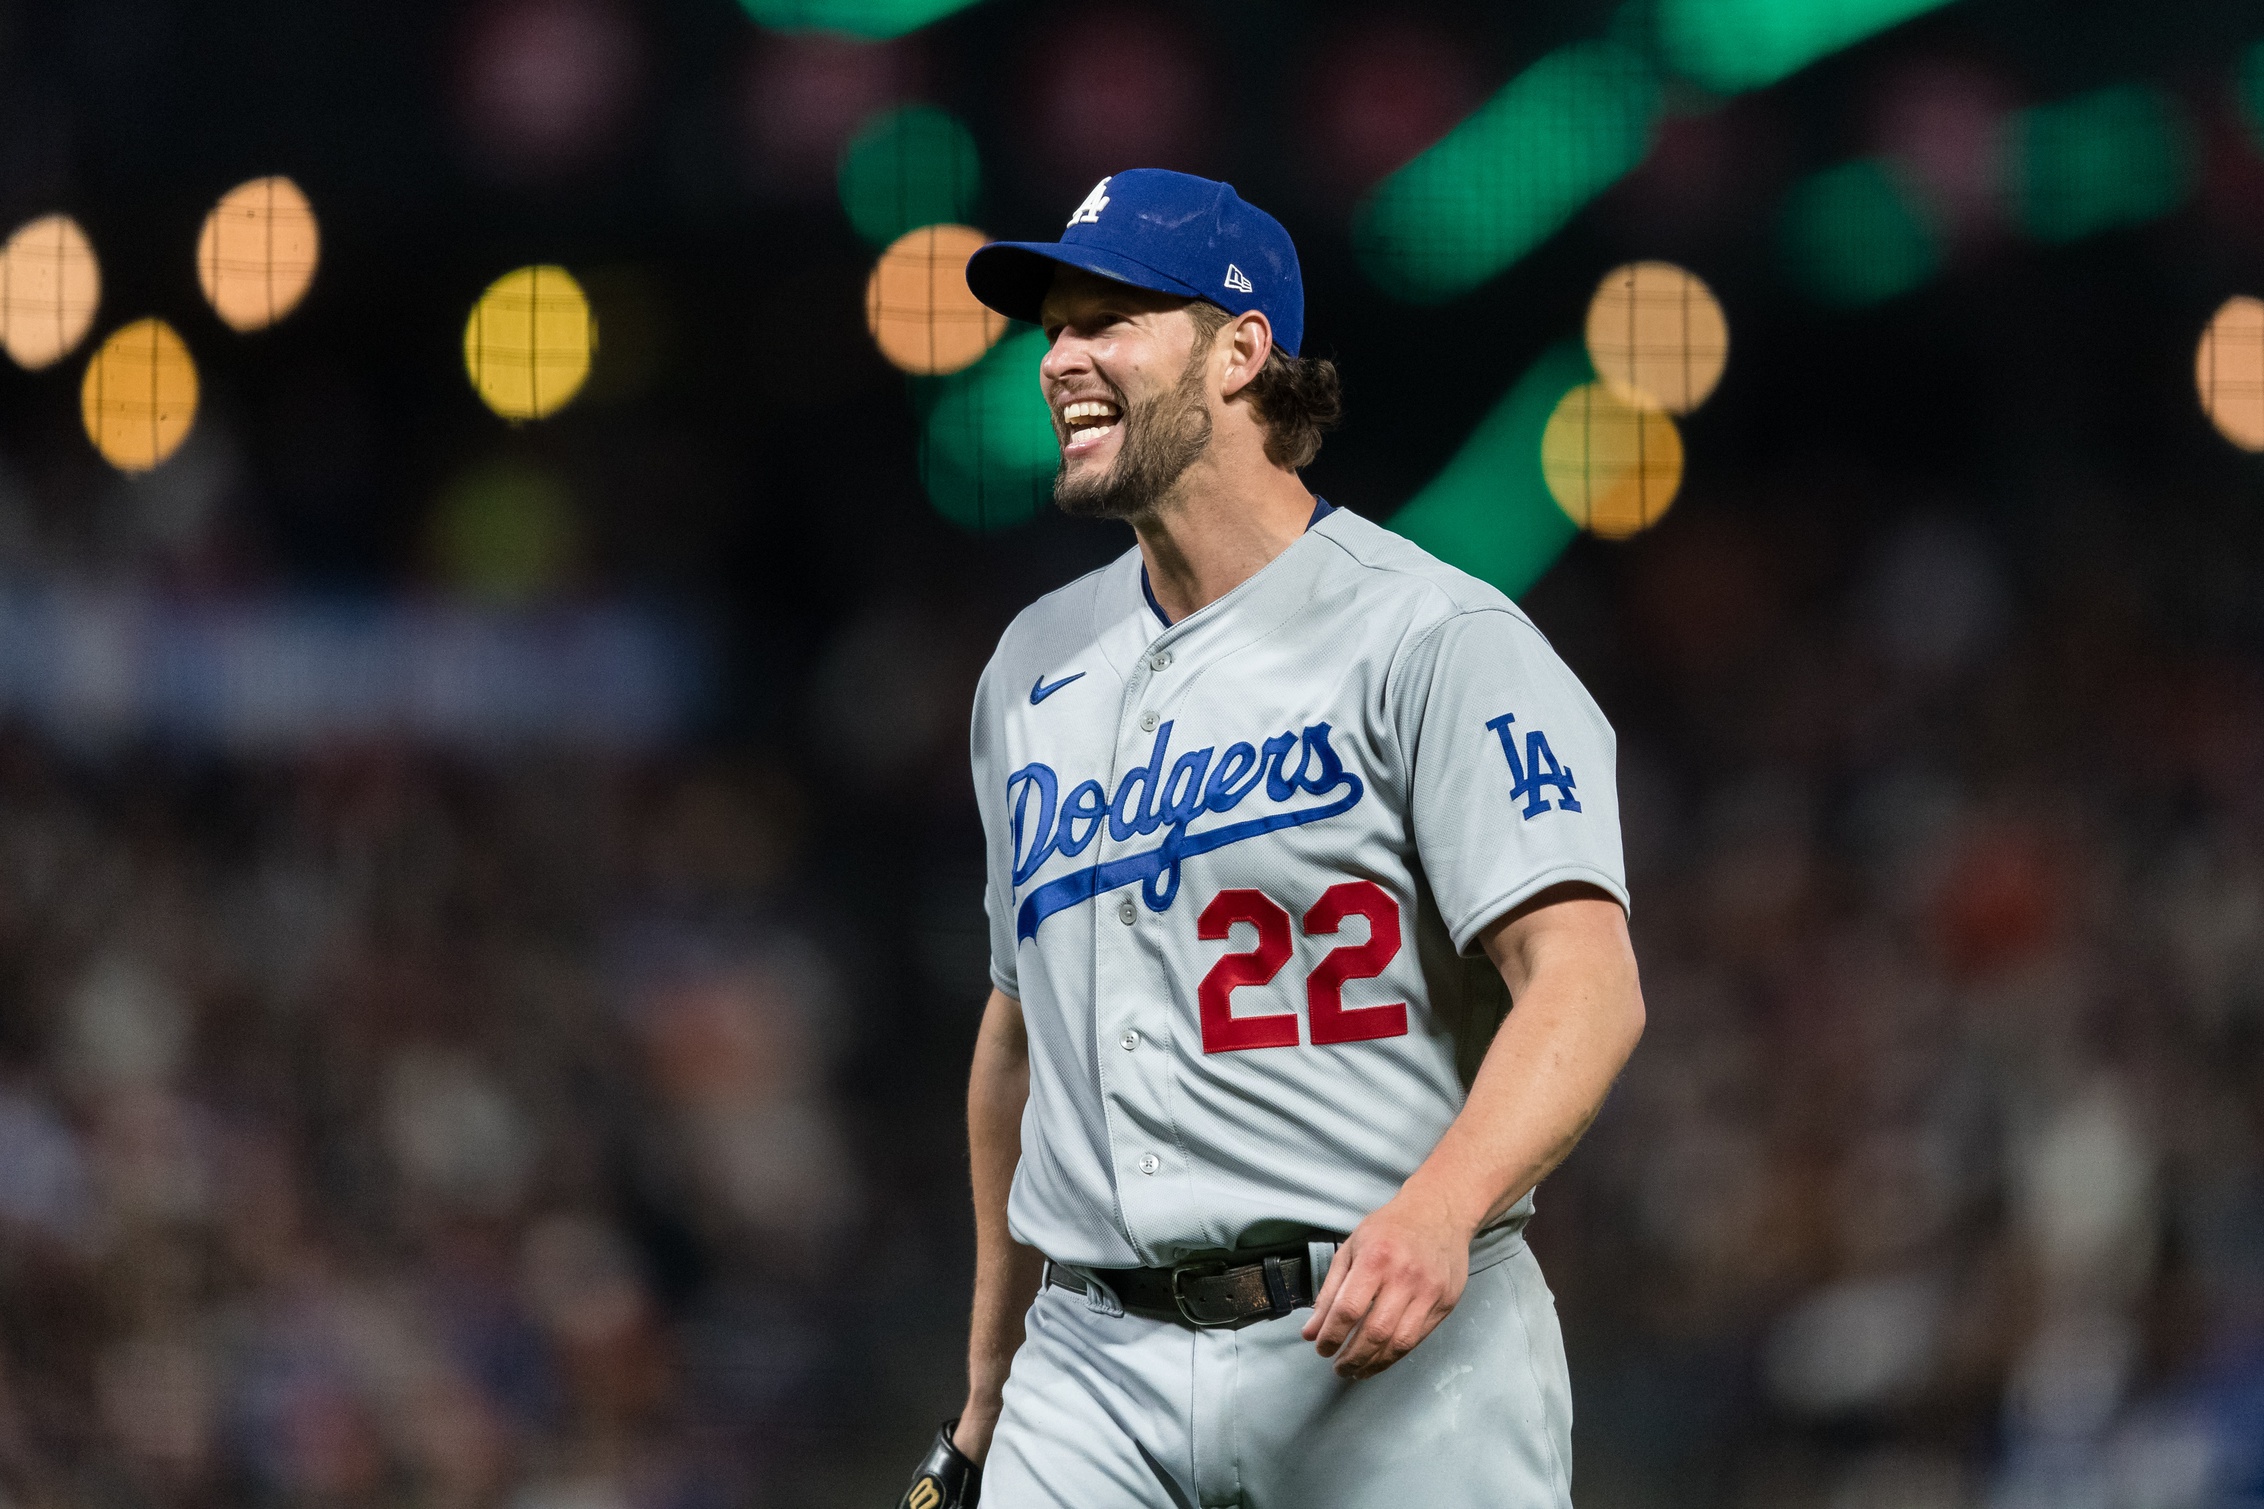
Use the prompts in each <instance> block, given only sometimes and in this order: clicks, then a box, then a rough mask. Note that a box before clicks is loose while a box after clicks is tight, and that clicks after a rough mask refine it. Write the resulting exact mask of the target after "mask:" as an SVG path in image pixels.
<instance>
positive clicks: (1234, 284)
mask: <svg viewBox="0 0 2264 1509" xmlns="http://www.w3.org/2000/svg"><path fill="white" fill-rule="evenodd" d="M1226 286H1227V287H1229V288H1231V289H1233V290H1234V291H1235V292H1236V293H1248V292H1249V291H1250V280H1249V279H1248V278H1246V277H1244V276H1243V275H1242V269H1241V268H1239V267H1236V266H1235V265H1234V264H1233V263H1232V262H1229V263H1227V264H1226Z"/></svg>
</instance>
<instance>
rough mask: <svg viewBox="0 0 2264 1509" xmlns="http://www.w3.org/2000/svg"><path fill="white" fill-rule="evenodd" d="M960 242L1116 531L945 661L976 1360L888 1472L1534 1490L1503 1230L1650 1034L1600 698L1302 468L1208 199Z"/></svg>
mask: <svg viewBox="0 0 2264 1509" xmlns="http://www.w3.org/2000/svg"><path fill="white" fill-rule="evenodd" d="M967 278H968V282H969V284H970V285H971V286H972V287H973V289H974V291H975V293H976V295H977V296H978V297H980V298H981V299H982V300H983V301H984V302H985V303H987V304H989V305H990V306H991V307H992V308H994V309H997V310H999V311H1001V312H1003V313H1005V314H1008V315H1012V316H1014V317H1016V318H1018V319H1027V320H1035V321H1037V322H1039V323H1040V324H1042V325H1043V326H1044V328H1045V331H1046V333H1047V336H1048V338H1049V340H1050V342H1051V350H1050V352H1049V354H1048V355H1047V356H1046V358H1045V361H1044V363H1043V365H1042V367H1041V369H1040V370H1041V381H1042V385H1043V389H1044V397H1045V401H1046V403H1047V404H1048V406H1049V407H1050V408H1051V410H1052V412H1053V416H1054V424H1055V428H1056V431H1057V433H1058V435H1059V438H1060V441H1061V472H1060V476H1059V478H1058V480H1057V482H1056V485H1055V496H1056V498H1057V500H1058V501H1059V503H1060V505H1061V506H1062V508H1063V509H1065V510H1067V511H1068V512H1070V513H1073V514H1079V515H1084V516H1089V517H1102V518H1116V519H1122V520H1124V521H1125V522H1127V523H1129V524H1130V525H1131V526H1132V531H1133V534H1134V536H1135V548H1133V549H1132V550H1129V551H1127V552H1126V553H1125V554H1124V555H1123V556H1122V557H1121V558H1120V559H1118V560H1117V561H1116V562H1115V563H1114V564H1113V565H1110V566H1108V567H1106V568H1104V569H1102V570H1100V571H1096V572H1094V573H1092V574H1091V575H1089V576H1086V577H1084V578H1083V579H1081V580H1079V581H1076V582H1073V583H1071V584H1070V585H1069V586H1067V587H1064V588H1062V589H1061V590H1059V591H1057V592H1054V593H1052V594H1051V595H1049V596H1047V597H1045V598H1043V599H1041V600H1040V601H1039V602H1037V603H1036V604H1035V605H1033V606H1032V607H1030V608H1029V609H1027V610H1026V611H1024V612H1023V613H1022V614H1021V616H1020V617H1018V618H1017V619H1016V620H1015V621H1014V624H1013V626H1012V627H1011V628H1009V629H1008V630H1007V632H1006V635H1005V638H1004V639H1003V640H1002V641H1001V643H1000V645H999V648H998V651H997V653H996V655H994V656H993V657H992V660H991V663H990V666H989V668H988V670H987V671H986V672H985V674H984V677H983V681H982V685H981V688H980V690H979V691H978V693H977V698H976V707H975V716H974V734H973V759H974V771H975V778H976V798H977V802H978V804H979V806H980V808H981V812H982V818H983V824H984V829H985V833H986V836H987V842H988V874H989V884H988V909H989V913H990V926H991V976H992V980H991V983H992V987H993V988H992V991H991V995H990V1001H989V1005H988V1007H987V1008H986V1010H985V1013H984V1016H983V1021H982V1026H981V1028H980V1030H979V1032H978V1035H977V1040H976V1045H975V1060H974V1069H973V1073H972V1076H971V1081H970V1085H969V1091H968V1114H967V1121H968V1140H969V1145H970V1151H971V1155H972V1163H973V1178H974V1195H975V1228H976V1248H977V1251H976V1280H975V1294H974V1303H973V1312H972V1321H971V1327H970V1330H971V1335H970V1343H969V1367H968V1372H969V1377H968V1391H967V1399H966V1404H965V1407H964V1409H963V1410H962V1412H961V1414H960V1415H959V1417H958V1418H957V1419H956V1420H955V1421H952V1422H949V1423H947V1424H946V1425H945V1427H944V1428H943V1430H942V1432H941V1433H940V1434H939V1436H938V1439H937V1441H936V1443H935V1446H934V1448H933V1449H932V1450H931V1451H930V1453H929V1455H928V1458H927V1460H926V1461H925V1462H923V1463H922V1465H921V1468H920V1470H919V1473H918V1474H917V1475H916V1476H915V1478H914V1479H913V1483H912V1486H911V1488H910V1489H909V1490H908V1491H907V1493H906V1495H905V1498H904V1500H903V1502H904V1504H905V1505H907V1506H909V1509H951V1506H955V1505H960V1504H973V1503H974V1502H975V1497H976V1494H977V1492H978V1489H979V1491H980V1492H981V1494H982V1496H983V1498H984V1499H985V1501H986V1502H987V1503H988V1504H989V1505H990V1506H991V1509H1029V1506H1039V1505H1059V1506H1074V1509H1113V1506H1126V1509H1130V1506H1154V1509H1166V1506H1173V1505H1181V1506H1185V1505H1202V1506H1228V1505H1236V1506H1242V1509H1271V1506H1276V1505H1278V1506H1284V1509H1287V1506H1296V1509H1327V1506H1345V1509H1353V1506H1359V1509H1374V1506H1378V1505H1386V1504H1390V1503H1394V1502H1405V1503H1409V1504H1421V1505H1423V1506H1425V1509H1459V1506H1470V1509H1477V1506H1480V1505H1485V1506H1489V1509H1495V1506H1504V1505H1506V1506H1531V1509H1566V1506H1568V1505H1569V1503H1570V1487H1571V1402H1570V1390H1569V1387H1568V1385H1567V1381H1566V1375H1565V1360H1564V1350H1563V1345H1562V1342H1561V1340H1560V1338H1559V1335H1558V1331H1557V1325H1556V1317H1555V1310H1554V1306H1553V1303H1552V1301H1551V1299H1550V1297H1549V1292H1548V1288H1547V1286H1546V1285H1545V1284H1544V1283H1543V1282H1542V1279H1541V1275H1540V1270H1539V1268H1538V1267H1537V1266H1536V1264H1535V1263H1534V1260H1533V1257H1532V1254H1531V1252H1530V1251H1528V1250H1527V1248H1526V1246H1525V1242H1524V1236H1523V1233H1524V1228H1525V1223H1526V1221H1527V1219H1528V1218H1529V1217H1530V1215H1531V1213H1532V1209H1533V1201H1532V1191H1533V1188H1534V1186H1535V1185H1536V1184H1538V1183H1539V1182H1540V1180H1541V1178H1542V1177H1543V1176H1544V1175H1546V1174H1547V1173H1548V1172H1549V1171H1550V1170H1551V1169H1552V1168H1554V1167H1555V1166H1556V1164H1557V1163H1558V1162H1559V1161H1560V1160H1561V1159H1562V1158H1563V1157H1564V1156H1565V1154H1566V1153H1567V1152H1569V1151H1570V1150H1571V1148H1572V1145H1573V1144H1574V1142H1576V1141H1577V1140H1578V1139H1579V1137H1580V1134H1581V1133H1582V1131H1584V1130H1585V1129H1586V1127H1587V1125H1588V1123H1589V1121H1590V1120H1591V1119H1592V1118H1593V1117H1594V1116H1595V1114H1596V1112H1597V1110H1598V1108H1599V1107H1600V1106H1601V1104H1602V1102H1603V1099H1604V1095H1605V1093H1606V1092H1607V1090H1608V1089H1609V1088H1610V1086H1611V1083H1612V1080H1613V1079H1614V1077H1615V1076H1616V1075H1617V1074H1618V1073H1619V1070H1620V1068H1621V1066H1622V1065H1623V1064H1624V1063H1625V1062H1626V1059H1627V1056H1628V1054H1629V1053H1630V1052H1632V1051H1633V1049H1634V1046H1635V1042H1636V1039H1637V1037H1638V1036H1639V1035H1640V1034H1641V1031H1642V1023H1643V1005H1642V997H1641V993H1640V991H1639V989H1638V986H1637V981H1636V970H1635V961H1634V956H1633V953H1632V951H1631V949H1630V947H1629V944H1628V935H1627V925H1626V910H1625V909H1626V906H1627V891H1626V884H1625V881H1624V879H1623V876H1622V871H1621V860H1620V841H1619V823H1618V807H1617V802H1616V799H1615V797H1614V793H1613V785H1612V762H1613V737H1612V732H1611V728H1610V725H1609V724H1607V723H1606V722H1605V720H1604V718H1603V715H1602V714H1601V713H1600V712H1599V711H1598V710H1597V708H1596V705H1595V703H1594V702H1593V701H1592V700H1591V699H1590V698H1589V697H1588V695H1587V693H1586V692H1585V691H1584V690H1583V689H1582V688H1581V686H1580V684H1579V683H1578V681H1576V680H1575V679H1574V678H1573V676H1572V674H1571V673H1570V672H1569V671H1568V670H1566V669H1565V667H1564V665H1563V663H1562V662H1561V661H1559V660H1558V659H1557V657H1556V655H1555V653H1554V652H1553V651H1552V650H1551V649H1550V648H1549V645H1548V643H1547V641H1546V640H1544V639H1543V638H1542V637H1541V635H1540V633H1539V632H1538V631H1537V630H1536V629H1534V627H1533V625H1532V624H1531V622H1530V621H1528V620H1527V619H1526V617H1525V615H1524V614H1523V613H1521V612H1520V611H1519V610H1518V608H1517V607H1516V605H1515V604H1513V603H1511V602H1510V601H1509V600H1508V599H1507V598H1506V597H1503V596H1502V595H1501V594H1500V593H1498V592H1496V591H1494V590H1493V589H1492V588H1490V587H1487V586H1485V585H1484V584H1483V583H1480V582H1477V581H1474V580H1472V579H1471V578H1469V577H1466V576H1464V575H1462V574H1461V573H1460V572H1457V571H1455V570H1453V569H1452V568H1450V567H1447V566H1445V565H1442V564H1441V563H1440V562H1438V561H1436V560H1433V559H1432V558H1431V557H1429V556H1427V555H1425V554H1424V553H1423V552H1422V551H1420V550H1418V549H1416V548H1415V547H1414V546H1412V545H1410V544H1408V543H1407V542H1406V541H1404V540H1401V539H1399V538H1398V537H1396V536H1394V535H1392V534H1390V533H1388V532H1386V531H1384V530H1382V529H1379V528H1377V527H1376V526H1374V525H1372V524H1369V523H1367V522H1366V521H1364V520H1362V519H1361V518H1359V517H1358V516H1357V515H1355V514H1352V513H1350V512H1346V511H1341V510H1336V509H1332V508H1331V507H1330V506H1329V505H1328V504H1327V503H1326V502H1323V501H1321V500H1319V499H1317V498H1315V497H1314V496H1313V495H1312V494H1311V493H1310V492H1308V491H1307V490H1306V488H1305V485H1304V483H1303V481H1302V480H1301V479H1300V477H1299V475H1298V471H1299V468H1301V467H1302V466H1304V465H1305V464H1306V463H1307V462H1309V461H1310V460H1311V459H1312V457H1313V455H1314V453H1315V452H1316V451H1317V450H1318V449H1319V446H1320V441H1321V435H1322V432H1323V431H1324V430H1326V429H1327V428H1328V427H1329V426H1330V425H1331V424H1333V423H1334V422H1335V420H1336V417H1337V411H1338V398H1337V378H1336V372H1335V369H1334V368H1333V367H1332V366H1331V365H1330V364H1329V363H1327V362H1325V361H1319V360H1315V359H1313V358H1309V357H1302V356H1300V355H1299V347H1300V345H1301V343H1302V340H1303V331H1304V290H1303V285H1302V282H1301V280H1300V276H1299V272H1298V264H1297V254H1296V251H1295V248H1294V247H1293V246H1292V245H1291V243H1290V240H1289V236H1288V234H1287V232H1285V231H1284V230H1283V229H1282V227H1281V226H1280V224H1279V223H1277V222H1276V221H1275V220H1274V219H1273V218H1272V217H1271V216H1268V215H1266V214H1265V213H1263V212H1262V211H1260V210H1257V209H1255V208H1253V207H1252V206H1250V205H1248V204H1245V203H1244V202H1243V201H1242V200H1241V199H1240V198H1239V197H1238V196H1237V195H1236V194H1235V192H1234V190H1233V189H1232V188H1230V187H1228V186H1227V185H1225V184H1221V183H1213V182H1211V181H1209V180H1207V179H1201V178H1193V177H1189V176H1187V175H1184V174H1179V173H1168V172H1163V171H1160V170H1154V169H1140V170H1135V171H1132V172H1126V173H1120V174H1117V175H1115V176H1114V177H1112V178H1108V179H1105V180H1103V181H1102V182H1101V183H1100V184H1099V185H1098V186H1096V187H1095V188H1094V190H1093V191H1092V193H1091V194H1089V195H1087V196H1086V198H1085V201H1084V202H1083V203H1082V204H1080V205H1079V206H1078V208H1077V211H1076V212H1075V214H1073V215H1072V216H1071V218H1070V221H1069V226H1068V229H1067V231H1066V232H1065V233H1064V235H1063V236H1062V238H1061V240H1059V241H1058V242H1045V243H1003V242H1002V243H997V244H994V245H991V246H987V247H985V248H983V249H982V250H981V251H980V252H978V253H976V255H975V257H974V259H973V260H972V261H971V262H970V263H969V264H968V268H967ZM1306 1311H1309V1312H1310V1313H1309V1314H1303V1313H1301V1312H1306Z"/></svg>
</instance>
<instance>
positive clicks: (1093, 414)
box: [1061, 400, 1116, 445]
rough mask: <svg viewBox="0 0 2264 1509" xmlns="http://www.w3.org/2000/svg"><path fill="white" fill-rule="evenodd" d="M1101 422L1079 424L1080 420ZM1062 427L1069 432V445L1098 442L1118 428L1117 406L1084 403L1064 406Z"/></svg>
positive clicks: (1090, 402)
mask: <svg viewBox="0 0 2264 1509" xmlns="http://www.w3.org/2000/svg"><path fill="white" fill-rule="evenodd" d="M1081 419H1083V420H1099V421H1100V422H1099V423H1098V424H1079V423H1078V421H1079V420H1081ZM1061 423H1062V427H1063V428H1064V429H1066V430H1068V431H1069V443H1070V444H1071V445H1078V444H1081V443H1083V442H1084V441H1087V440H1097V439H1099V438H1100V437H1101V436H1103V435H1105V434H1107V433H1108V432H1109V431H1110V430H1112V429H1115V428H1116V405H1115V404H1112V403H1096V402H1092V401H1089V400H1087V401H1082V402H1078V403H1073V404H1067V405H1064V406H1063V408H1062V410H1061Z"/></svg>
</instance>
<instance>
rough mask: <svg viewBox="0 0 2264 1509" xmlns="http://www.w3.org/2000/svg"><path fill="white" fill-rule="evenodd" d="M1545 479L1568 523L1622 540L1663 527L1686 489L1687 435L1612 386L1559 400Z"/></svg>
mask: <svg viewBox="0 0 2264 1509" xmlns="http://www.w3.org/2000/svg"><path fill="white" fill-rule="evenodd" d="M1541 475H1542V476H1543V477H1544V478H1546V479H1547V481H1548V484H1549V496H1551V497H1553V498H1555V499H1556V501H1557V506H1558V507H1559V508H1561V509H1563V510H1564V512H1565V517H1567V518H1569V519H1571V520H1572V522H1573V523H1575V524H1577V525H1579V526H1580V527H1581V528H1582V529H1585V530H1587V531H1588V532H1589V533H1591V534H1598V535H1602V536H1603V537H1604V538H1605V539H1610V540H1621V539H1625V538H1627V537H1628V536H1629V535H1632V534H1637V533H1640V532H1641V531H1643V530H1645V529H1648V528H1650V527H1651V526H1652V525H1653V524H1656V523H1657V522H1658V521H1659V517H1660V516H1661V515H1662V514H1664V513H1665V512H1666V511H1667V508H1668V506H1669V505H1671V504H1672V503H1673V502H1674V495H1675V492H1676V490H1677V489H1678V488H1680V487H1681V486H1682V434H1681V432H1680V431H1678V430H1677V429H1676V428H1675V427H1674V421H1673V420H1672V419H1671V418H1669V417H1668V416H1667V413H1666V411H1665V410H1663V409H1660V408H1658V407H1656V406H1655V405H1652V404H1649V403H1642V402H1636V403H1629V402H1628V401H1627V400H1626V399H1624V398H1621V397H1620V396H1619V395H1618V394H1617V393H1615V392H1614V391H1613V390H1612V387H1611V385H1610V384H1609V383H1603V382H1590V383H1582V384H1581V385H1580V386H1579V387H1577V388H1574V389H1573V390H1572V391H1571V392H1569V393H1567V394H1565V395H1564V397H1562V398H1560V399H1558V400H1557V406H1556V411H1555V412H1554V413H1552V414H1550V415H1549V424H1548V428H1547V429H1545V430H1543V431H1542V432H1541Z"/></svg>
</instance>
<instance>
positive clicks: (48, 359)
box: [0, 215, 102, 369]
mask: <svg viewBox="0 0 2264 1509" xmlns="http://www.w3.org/2000/svg"><path fill="white" fill-rule="evenodd" d="M101 302H102V266H101V264H100V263H98V262H97V261H95V257H94V247H93V246H92V245H90V244H89V243H88V241H87V238H86V232H85V231H82V230H80V229H79V223H78V222H77V221H76V220H73V219H72V218H71V217H70V216H68V215H42V216H41V217H40V218H39V219H37V220H33V221H30V222H28V223H27V224H25V225H23V226H21V227H19V228H18V229H17V231H16V233H15V234H14V235H12V236H10V237H9V238H8V244H7V245H6V246H4V247H0V347H5V348H6V349H7V352H8V355H9V356H10V357H12V358H13V359H14V360H15V363H16V365H18V366H19V367H31V368H35V369H36V368H39V367H45V366H49V365H52V364H53V363H55V362H58V361H61V360H62V359H63V358H64V357H66V356H68V355H69V354H70V353H71V352H72V350H73V349H75V348H76V347H77V346H78V343H79V342H80V341H83V340H85V339H86V333H87V329H88V327H89V326H91V325H93V323H94V309H95V306H96V305H97V304H99V303H101Z"/></svg>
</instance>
